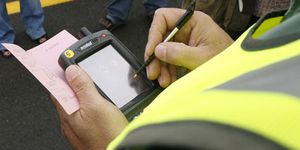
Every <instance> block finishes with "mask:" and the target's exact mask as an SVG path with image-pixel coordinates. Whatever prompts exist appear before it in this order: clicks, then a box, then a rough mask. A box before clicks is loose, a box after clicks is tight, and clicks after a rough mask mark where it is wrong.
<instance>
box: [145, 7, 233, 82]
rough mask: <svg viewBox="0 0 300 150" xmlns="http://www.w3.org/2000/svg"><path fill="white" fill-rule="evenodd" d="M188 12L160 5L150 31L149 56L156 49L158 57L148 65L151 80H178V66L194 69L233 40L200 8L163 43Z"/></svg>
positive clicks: (146, 53)
mask: <svg viewBox="0 0 300 150" xmlns="http://www.w3.org/2000/svg"><path fill="white" fill-rule="evenodd" d="M184 12H185V10H182V9H176V8H161V9H158V10H157V11H156V12H155V15H154V19H153V22H152V25H151V28H150V31H149V35H148V43H147V46H146V51H145V60H146V59H148V57H149V56H150V55H151V54H152V53H154V54H155V56H156V59H154V60H153V61H152V63H151V64H150V65H149V66H148V67H147V76H148V78H149V79H150V80H155V79H158V81H159V83H160V86H162V87H167V86H168V85H170V84H171V83H172V82H174V81H175V80H176V73H177V71H176V66H180V67H184V68H187V69H189V70H193V69H195V68H197V67H198V66H199V65H201V64H203V63H204V62H206V61H207V60H209V59H210V58H212V57H213V56H215V55H217V54H218V53H220V52H221V51H223V50H224V49H225V48H227V47H228V46H229V45H231V44H232V43H233V40H232V39H231V37H230V36H229V35H228V34H227V33H225V32H224V31H223V30H222V29H221V28H220V27H219V26H218V25H217V24H216V23H215V22H214V21H213V20H212V19H211V18H210V17H209V16H207V15H206V14H204V13H202V12H199V11H195V12H194V14H193V16H192V17H191V18H190V20H189V21H188V22H187V23H186V24H185V25H184V26H183V28H182V29H181V30H179V31H178V33H177V34H176V35H175V36H174V38H173V42H166V43H161V42H162V41H163V40H164V37H166V36H167V35H168V32H170V31H172V29H173V28H174V27H175V24H176V21H177V20H178V19H179V18H180V17H181V16H182V14H183V13H184Z"/></svg>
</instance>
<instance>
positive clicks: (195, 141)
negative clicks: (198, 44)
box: [108, 12, 300, 150]
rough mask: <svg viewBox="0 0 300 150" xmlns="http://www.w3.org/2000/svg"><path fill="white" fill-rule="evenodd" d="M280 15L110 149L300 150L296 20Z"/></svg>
mask: <svg viewBox="0 0 300 150" xmlns="http://www.w3.org/2000/svg"><path fill="white" fill-rule="evenodd" d="M283 15H284V12H274V13H270V14H268V15H266V16H265V17H263V18H261V19H260V20H259V21H258V22H257V23H256V24H255V25H254V26H253V27H252V28H251V29H249V30H248V31H246V32H245V33H244V34H243V35H242V36H241V37H240V38H239V39H238V40H237V41H236V42H235V43H234V44H232V45H231V46H230V47H228V48H227V49H226V50H225V51H223V52H222V53H220V54H219V55H217V56H216V57H214V58H212V59H211V60H209V61H208V62H207V63H205V64H203V65H202V66H200V67H198V68H197V69H195V70H193V71H192V72H190V73H189V74H187V75H185V76H184V77H182V78H181V79H179V80H178V81H176V82H175V83H173V84H172V85H171V86H170V87H168V88H167V89H165V90H164V91H163V92H162V93H161V94H160V95H159V96H158V97H157V98H156V99H155V100H154V101H153V102H152V103H151V104H150V105H149V106H148V107H147V108H146V109H145V110H144V112H143V113H142V114H141V115H140V116H139V117H138V118H137V119H135V120H134V121H132V122H131V123H130V124H129V125H128V127H127V128H125V130H124V131H123V132H122V133H121V134H120V135H119V136H118V137H117V138H116V139H115V140H114V141H113V142H112V143H111V144H110V145H109V147H108V148H109V149H163V148H164V149H230V150H232V149H243V150H245V149H249V150H250V149H251V150H260V149H262V150H268V149H272V150H273V149H299V150H300V13H296V14H294V15H293V16H291V17H289V18H288V19H286V20H284V21H282V18H283Z"/></svg>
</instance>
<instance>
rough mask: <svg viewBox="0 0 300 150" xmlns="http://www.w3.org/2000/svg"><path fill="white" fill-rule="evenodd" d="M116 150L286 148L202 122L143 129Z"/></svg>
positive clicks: (160, 125) (136, 131)
mask: <svg viewBox="0 0 300 150" xmlns="http://www.w3.org/2000/svg"><path fill="white" fill-rule="evenodd" d="M233 143H234V144H233ZM117 149H118V150H127V149H139V150H140V149H177V150H178V149H185V150H187V149H188V150H191V149H212V150H213V149H214V150H216V149H222V150H234V149H242V150H285V149H287V148H285V147H284V146H282V145H280V144H279V143H275V142H274V141H272V140H270V139H268V138H266V137H262V136H260V135H258V134H255V133H253V132H249V131H246V130H243V129H240V128H235V127H231V126H227V125H223V124H218V123H213V122H205V121H176V122H167V123H160V124H152V125H147V126H142V127H140V128H138V129H136V130H134V131H132V132H131V133H129V134H128V135H127V136H126V138H125V139H124V140H123V141H122V142H121V143H120V144H119V145H118V148H117Z"/></svg>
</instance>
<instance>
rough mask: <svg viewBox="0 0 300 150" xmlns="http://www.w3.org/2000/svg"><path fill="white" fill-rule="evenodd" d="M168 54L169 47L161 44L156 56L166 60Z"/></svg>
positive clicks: (156, 49)
mask: <svg viewBox="0 0 300 150" xmlns="http://www.w3.org/2000/svg"><path fill="white" fill-rule="evenodd" d="M166 53H167V46H165V45H162V44H160V45H158V46H157V47H156V48H155V56H156V57H158V58H160V59H164V58H165V57H166Z"/></svg>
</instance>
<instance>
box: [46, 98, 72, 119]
mask: <svg viewBox="0 0 300 150" xmlns="http://www.w3.org/2000/svg"><path fill="white" fill-rule="evenodd" d="M50 99H51V101H52V103H53V105H54V107H55V109H56V111H57V113H58V116H59V119H60V121H61V122H64V121H65V120H66V119H67V116H68V114H67V113H66V112H65V110H64V109H63V107H62V106H61V105H60V104H59V102H58V101H57V100H56V98H55V97H54V96H53V95H50Z"/></svg>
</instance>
